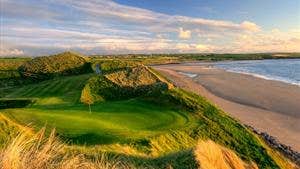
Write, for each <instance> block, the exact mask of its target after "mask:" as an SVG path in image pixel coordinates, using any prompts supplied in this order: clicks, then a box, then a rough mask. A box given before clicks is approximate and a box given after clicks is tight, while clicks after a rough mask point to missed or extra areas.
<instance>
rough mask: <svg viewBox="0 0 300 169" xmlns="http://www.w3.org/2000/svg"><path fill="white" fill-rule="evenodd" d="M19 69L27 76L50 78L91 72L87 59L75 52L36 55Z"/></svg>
mask: <svg viewBox="0 0 300 169" xmlns="http://www.w3.org/2000/svg"><path fill="white" fill-rule="evenodd" d="M18 71H19V72H20V74H21V75H22V76H23V77H25V78H31V79H42V80H43V79H49V78H53V77H55V76H65V75H76V74H82V73H87V72H91V67H90V64H89V63H88V62H86V59H85V58H84V57H82V56H81V55H79V54H76V53H73V52H64V53H60V54H57V55H52V56H44V57H36V58H34V59H32V60H30V61H27V62H25V63H24V64H22V65H21V66H20V67H19V68H18Z"/></svg>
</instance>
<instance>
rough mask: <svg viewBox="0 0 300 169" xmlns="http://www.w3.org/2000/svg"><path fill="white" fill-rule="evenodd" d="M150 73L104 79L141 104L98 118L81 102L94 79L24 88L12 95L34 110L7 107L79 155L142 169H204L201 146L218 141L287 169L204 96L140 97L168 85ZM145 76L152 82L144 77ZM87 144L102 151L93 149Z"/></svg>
mask: <svg viewBox="0 0 300 169" xmlns="http://www.w3.org/2000/svg"><path fill="white" fill-rule="evenodd" d="M144 68H145V67H144ZM144 68H143V69H136V70H135V67H125V68H120V69H119V68H118V67H117V69H113V71H111V72H110V71H107V72H106V73H105V74H104V75H101V76H98V77H105V76H106V75H111V76H109V78H110V79H108V77H105V78H106V80H108V82H110V84H109V85H111V84H113V85H116V86H117V87H119V88H120V89H125V87H127V86H132V88H129V89H128V90H125V91H126V92H127V91H129V92H128V93H129V94H128V93H125V94H128V96H132V97H133V98H134V99H128V98H126V99H123V100H121V101H106V102H101V103H95V104H94V105H92V113H89V108H88V107H87V106H86V105H83V104H81V103H79V98H80V94H81V91H82V89H83V87H84V85H85V83H86V82H87V80H88V79H89V78H90V77H91V75H90V74H86V75H80V76H72V77H64V78H62V77H60V78H56V79H52V80H48V81H43V82H40V83H38V84H32V85H26V86H24V87H21V88H16V89H15V91H13V92H11V93H9V94H8V95H6V97H7V98H32V99H33V98H34V99H36V100H37V101H36V103H35V104H34V105H32V106H29V107H27V108H21V109H6V110H5V111H4V113H5V115H6V116H8V117H10V118H12V119H14V121H16V122H19V123H22V124H27V123H31V124H33V127H35V128H36V129H38V128H41V127H42V126H44V125H45V124H47V125H48V126H49V128H51V127H55V128H56V129H57V131H58V134H59V136H60V137H61V138H63V139H66V140H69V141H71V143H73V144H77V145H72V148H71V149H73V150H72V151H75V152H76V151H77V150H79V151H81V152H82V153H83V154H90V155H91V157H95V155H96V154H98V153H97V152H102V151H107V152H111V153H115V154H118V155H120V156H122V157H126V159H130V160H131V161H134V165H135V166H144V165H145V164H147V166H154V168H166V167H170V166H172V167H174V168H196V162H195V161H194V158H193V153H192V149H193V147H194V146H195V145H196V144H197V140H199V139H211V140H213V141H214V142H216V143H218V144H220V145H222V146H226V147H227V148H230V149H232V150H233V151H234V152H235V153H236V154H237V155H238V157H239V158H241V159H242V160H244V161H245V162H247V163H249V162H251V161H253V162H255V163H256V164H257V165H258V166H259V168H279V166H278V165H277V161H276V162H275V161H274V159H273V156H272V154H271V153H270V151H269V150H268V149H266V145H264V144H262V143H261V142H260V141H259V139H257V138H256V137H255V136H254V135H253V134H252V133H251V132H250V131H248V130H247V129H246V128H245V127H243V126H242V125H241V124H239V123H238V122H237V121H236V120H234V119H232V118H230V117H229V116H227V115H226V114H225V113H224V112H222V111H221V110H219V109H217V108H216V107H215V106H213V105H212V104H210V103H209V102H208V101H207V100H205V99H204V98H202V97H200V96H198V95H195V94H193V93H189V92H186V91H184V90H181V89H177V88H165V90H161V89H160V90H158V91H156V92H153V93H151V94H146V95H145V92H144V93H142V94H141V95H132V93H130V92H131V91H132V90H133V89H134V88H136V87H137V86H144V85H143V83H145V84H148V82H149V84H153V83H155V82H160V81H161V80H160V79H161V78H162V77H159V78H158V76H157V75H155V72H154V73H153V72H151V71H150V70H149V69H147V68H146V69H144ZM144 71H145V72H146V74H145V76H144V73H141V72H144ZM118 73H119V74H118ZM147 73H150V74H147ZM148 75H149V76H148ZM153 76H154V77H153ZM148 78H153V79H148ZM152 80H153V81H152ZM98 82H99V83H95V86H97V87H99V86H100V87H103V86H101V85H103V81H102V80H101V79H100V81H98ZM90 87H91V86H90ZM103 89H104V90H106V92H107V93H112V96H114V95H117V94H118V93H113V92H112V90H111V88H107V86H105V85H104V87H103ZM98 94H99V96H101V93H98ZM102 96H103V93H102ZM132 97H129V98H132ZM83 144H85V145H95V144H97V145H96V146H92V148H90V147H89V146H82V145H83ZM121 147H122V148H121ZM72 151H71V152H72Z"/></svg>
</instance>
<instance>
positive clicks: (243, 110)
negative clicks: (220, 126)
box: [154, 64, 300, 152]
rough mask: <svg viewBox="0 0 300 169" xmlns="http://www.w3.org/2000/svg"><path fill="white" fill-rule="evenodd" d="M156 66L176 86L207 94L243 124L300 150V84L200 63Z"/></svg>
mask: <svg viewBox="0 0 300 169" xmlns="http://www.w3.org/2000/svg"><path fill="white" fill-rule="evenodd" d="M154 68H155V69H156V70H158V71H160V72H161V73H162V74H164V75H165V76H166V77H167V78H169V79H170V80H172V81H173V82H174V84H175V85H177V86H179V87H182V88H184V89H186V90H189V91H192V92H195V93H198V94H200V95H202V96H204V97H206V98H207V99H208V100H210V101H211V102H213V103H214V104H216V105H217V106H218V107H220V108H221V109H223V110H224V111H225V112H227V113H229V114H230V115H231V116H233V117H235V118H236V119H239V120H240V121H241V122H242V123H244V124H247V125H251V126H253V127H255V128H256V129H258V130H260V131H265V132H267V133H269V134H270V135H272V136H275V137H276V138H277V139H278V140H279V141H280V142H282V143H284V144H286V145H289V146H291V147H292V148H293V149H295V150H297V151H298V152H299V151H300V144H299V143H300V87H299V86H294V85H288V84H286V83H281V82H277V81H270V80H265V79H261V78H257V77H253V76H251V75H245V74H238V73H231V72H226V71H223V70H220V69H213V68H209V67H207V66H199V65H197V66H195V65H182V64H177V65H174V64H172V65H161V66H155V67H154ZM182 72H184V73H190V74H197V76H193V77H191V76H188V75H185V74H184V73H182Z"/></svg>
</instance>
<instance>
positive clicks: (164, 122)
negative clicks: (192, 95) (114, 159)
mask: <svg viewBox="0 0 300 169" xmlns="http://www.w3.org/2000/svg"><path fill="white" fill-rule="evenodd" d="M4 114H5V115H7V116H8V117H10V118H12V119H15V120H16V121H18V122H20V123H21V124H30V123H31V124H34V126H35V127H36V128H37V129H38V128H41V127H43V126H45V125H47V126H49V127H50V128H53V127H54V128H56V129H57V131H58V134H60V135H61V137H63V138H66V139H69V140H70V141H72V142H75V143H76V142H77V143H79V144H82V143H86V144H108V143H110V144H111V143H115V142H128V140H133V139H142V138H145V137H149V136H153V135H157V134H162V133H164V132H167V131H168V130H170V129H178V128H182V127H185V126H187V125H189V124H190V122H191V121H192V118H191V117H189V116H187V115H186V114H184V113H182V112H179V111H174V110H171V109H168V108H162V107H159V106H156V105H153V104H149V103H147V102H144V101H141V100H138V99H132V100H126V101H118V102H104V103H99V104H96V105H93V106H92V113H89V110H88V107H87V106H85V105H81V104H78V105H73V106H48V107H47V108H45V107H44V106H32V107H30V108H23V109H7V110H4Z"/></svg>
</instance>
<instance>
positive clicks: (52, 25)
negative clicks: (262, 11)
mask: <svg viewBox="0 0 300 169" xmlns="http://www.w3.org/2000/svg"><path fill="white" fill-rule="evenodd" d="M1 2H2V1H1ZM3 2H5V3H3V4H2V7H1V14H3V16H4V17H5V20H4V23H3V24H2V25H1V32H0V36H1V39H0V42H1V44H12V46H11V47H10V48H6V49H4V48H1V54H3V53H6V54H9V53H11V54H22V53H25V54H33V55H40V54H41V51H42V52H45V51H51V52H53V51H54V52H55V51H61V50H66V49H68V50H69V49H76V50H77V49H78V50H81V51H84V52H85V53H96V52H98V53H135V52H136V53H147V52H152V53H161V52H256V51H260V52H266V51H278V50H282V51H287V52H288V51H299V50H300V49H299V47H298V46H300V45H299V37H300V31H299V30H291V31H288V32H281V31H280V30H278V29H274V30H272V31H270V32H266V31H264V30H262V28H261V27H260V26H259V25H257V24H256V23H254V22H250V21H242V22H241V23H237V22H232V21H229V20H213V19H204V18H200V17H188V16H180V15H168V14H164V13H159V12H155V11H151V10H146V9H141V8H137V7H131V6H126V5H121V4H118V3H116V2H114V1H112V0H86V1H81V0H62V1H61V0H50V1H40V2H38V3H35V4H32V3H28V4H26V3H24V2H21V1H17V0H10V1H3ZM49 4H51V5H49ZM52 5H59V7H60V8H51V6H52ZM62 7H63V8H66V10H64V11H57V10H59V9H61V8H62ZM2 8H3V9H2ZM16 8H17V9H18V10H15V9H16ZM4 9H5V10H4ZM20 18H21V19H20ZM24 18H26V19H24ZM28 18H29V19H28ZM6 21H8V22H6ZM12 21H14V22H12ZM41 22H42V23H41ZM44 23H47V24H44ZM192 34H193V35H196V36H192Z"/></svg>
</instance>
